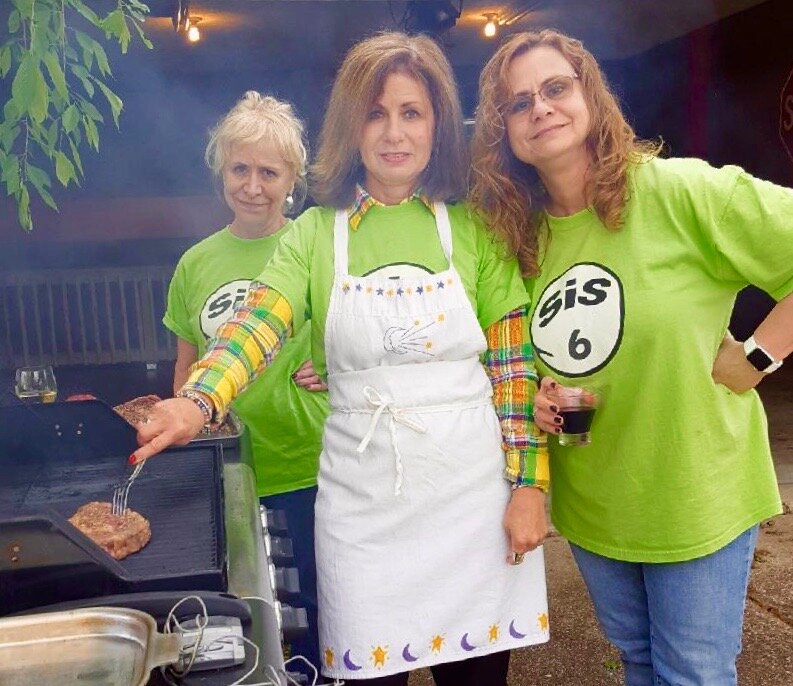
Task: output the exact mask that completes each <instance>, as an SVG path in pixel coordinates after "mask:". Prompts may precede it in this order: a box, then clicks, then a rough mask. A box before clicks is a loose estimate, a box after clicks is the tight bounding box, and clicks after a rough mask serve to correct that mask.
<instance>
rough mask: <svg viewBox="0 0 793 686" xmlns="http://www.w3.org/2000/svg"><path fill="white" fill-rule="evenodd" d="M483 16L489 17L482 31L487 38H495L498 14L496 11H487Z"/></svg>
mask: <svg viewBox="0 0 793 686" xmlns="http://www.w3.org/2000/svg"><path fill="white" fill-rule="evenodd" d="M482 16H483V17H484V18H485V19H487V23H486V24H485V28H484V29H483V30H482V33H483V34H484V35H485V38H493V37H494V36H495V35H496V30H497V21H498V15H497V14H495V13H494V12H487V13H486V14H483V15H482Z"/></svg>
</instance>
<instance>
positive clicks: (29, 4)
mask: <svg viewBox="0 0 793 686" xmlns="http://www.w3.org/2000/svg"><path fill="white" fill-rule="evenodd" d="M13 1H14V7H16V8H17V10H18V11H19V14H20V15H21V16H22V17H23V18H24V19H30V18H31V17H32V16H33V0H13Z"/></svg>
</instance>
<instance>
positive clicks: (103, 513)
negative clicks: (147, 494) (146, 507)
mask: <svg viewBox="0 0 793 686" xmlns="http://www.w3.org/2000/svg"><path fill="white" fill-rule="evenodd" d="M69 521H70V522H71V523H72V524H73V525H74V526H75V527H77V528H78V529H79V530H80V531H82V532H83V533H84V534H85V535H86V536H88V538H90V539H91V540H92V541H93V542H94V543H96V544H97V545H98V546H100V547H101V548H104V550H105V551H106V552H107V553H108V555H110V556H111V557H113V558H115V559H116V560H122V559H123V558H125V557H126V556H127V555H131V554H132V553H136V552H138V551H139V550H140V549H141V548H142V547H143V546H145V545H146V544H147V543H148V542H149V540H150V539H151V528H150V527H149V520H147V519H146V518H145V517H143V516H141V515H139V514H138V513H137V512H135V511H134V510H130V509H127V510H126V512H125V513H124V514H123V515H114V514H113V512H112V505H111V504H110V503H100V502H91V503H88V504H86V505H83V506H82V507H80V508H78V510H77V512H75V513H74V514H73V515H72V516H71V517H69Z"/></svg>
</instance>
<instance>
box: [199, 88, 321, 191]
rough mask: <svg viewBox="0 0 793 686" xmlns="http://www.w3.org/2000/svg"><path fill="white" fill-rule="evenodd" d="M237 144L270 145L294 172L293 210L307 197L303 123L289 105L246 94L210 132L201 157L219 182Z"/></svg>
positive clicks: (268, 97)
mask: <svg viewBox="0 0 793 686" xmlns="http://www.w3.org/2000/svg"><path fill="white" fill-rule="evenodd" d="M239 143H255V144H256V143H271V144H273V145H274V146H275V148H276V150H278V154H279V155H280V156H281V157H282V159H283V160H284V162H285V163H286V164H287V166H288V167H289V168H290V169H291V170H292V171H293V172H294V174H295V177H296V181H295V190H294V191H293V196H294V204H295V206H298V207H299V206H300V205H302V202H303V200H304V199H305V197H306V164H307V162H308V146H307V144H306V142H305V133H304V126H303V122H302V121H300V119H298V117H297V116H296V115H295V112H294V110H293V108H292V105H290V104H289V103H288V102H283V101H281V100H278V99H276V98H274V97H272V96H270V95H262V94H261V93H258V92H257V91H247V92H246V93H245V95H243V96H242V98H241V99H240V100H239V101H238V102H237V104H236V105H234V107H232V108H231V109H230V110H229V111H228V112H227V113H226V114H225V116H224V117H223V118H222V119H221V120H220V121H219V122H218V123H217V125H216V126H215V127H214V128H212V129H211V130H210V132H209V143H208V144H207V147H206V151H205V153H204V159H205V160H206V163H207V166H208V167H209V168H210V169H211V170H212V173H213V175H214V176H215V177H216V178H220V176H221V172H222V171H223V165H224V164H225V163H226V160H227V159H228V155H229V151H230V150H231V146H232V145H235V144H239Z"/></svg>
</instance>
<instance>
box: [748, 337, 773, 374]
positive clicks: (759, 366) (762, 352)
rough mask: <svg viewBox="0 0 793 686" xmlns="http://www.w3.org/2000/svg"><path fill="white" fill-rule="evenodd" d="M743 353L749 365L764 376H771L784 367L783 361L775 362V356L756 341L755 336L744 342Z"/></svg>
mask: <svg viewBox="0 0 793 686" xmlns="http://www.w3.org/2000/svg"><path fill="white" fill-rule="evenodd" d="M743 351H744V353H745V354H746V359H747V360H749V363H750V364H751V365H752V366H753V367H754V368H755V369H756V370H757V371H758V372H761V373H762V374H770V373H771V372H775V371H776V370H777V369H779V368H780V367H781V366H782V360H775V359H774V358H773V356H772V355H771V354H770V353H769V352H768V351H767V350H766V349H765V348H763V346H761V345H760V344H759V343H758V342H757V341H756V340H755V338H754V336H749V338H747V339H746V340H745V341H744V344H743Z"/></svg>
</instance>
